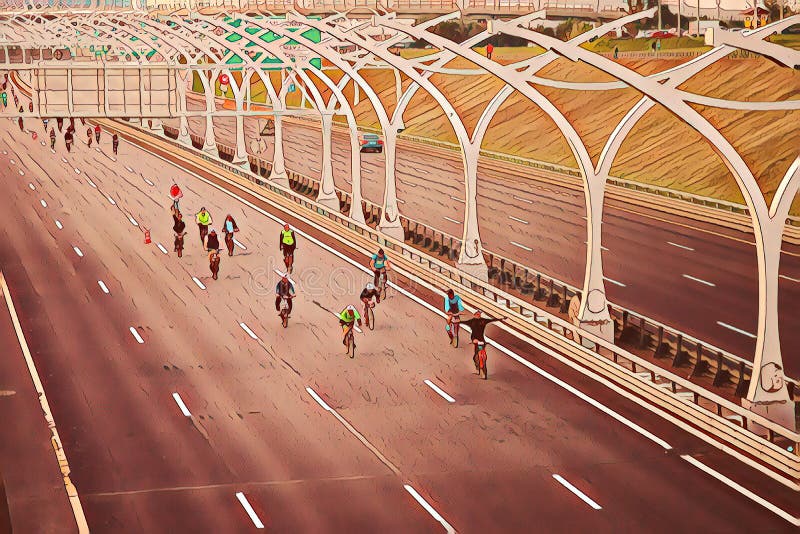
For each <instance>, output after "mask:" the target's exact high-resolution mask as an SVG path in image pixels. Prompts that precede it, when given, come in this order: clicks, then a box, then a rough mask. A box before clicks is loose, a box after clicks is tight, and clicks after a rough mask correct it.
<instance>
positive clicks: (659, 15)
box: [658, 0, 663, 31]
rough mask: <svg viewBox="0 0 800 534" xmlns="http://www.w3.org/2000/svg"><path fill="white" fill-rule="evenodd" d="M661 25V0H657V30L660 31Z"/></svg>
mask: <svg viewBox="0 0 800 534" xmlns="http://www.w3.org/2000/svg"><path fill="white" fill-rule="evenodd" d="M662 29H663V27H662V26H661V0H658V31H661V30H662Z"/></svg>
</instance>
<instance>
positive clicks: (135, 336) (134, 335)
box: [129, 327, 144, 344]
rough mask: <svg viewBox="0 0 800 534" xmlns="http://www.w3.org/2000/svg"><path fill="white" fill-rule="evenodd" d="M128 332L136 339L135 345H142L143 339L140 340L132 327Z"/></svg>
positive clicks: (140, 337)
mask: <svg viewBox="0 0 800 534" xmlns="http://www.w3.org/2000/svg"><path fill="white" fill-rule="evenodd" d="M129 330H130V331H131V334H132V335H133V337H134V338H135V339H136V341H137V343H140V344H141V343H144V339H142V336H140V335H139V332H138V331H137V330H136V329H135V328H134V327H130V329H129Z"/></svg>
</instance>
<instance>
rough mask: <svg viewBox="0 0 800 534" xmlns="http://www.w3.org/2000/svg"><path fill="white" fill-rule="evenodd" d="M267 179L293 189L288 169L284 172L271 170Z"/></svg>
mask: <svg viewBox="0 0 800 534" xmlns="http://www.w3.org/2000/svg"><path fill="white" fill-rule="evenodd" d="M267 179H268V180H269V181H270V182H272V183H274V184H278V185H280V186H281V187H285V188H286V189H291V187H290V186H289V176H288V175H287V174H286V171H283V172H275V171H271V172H270V173H269V177H268V178H267Z"/></svg>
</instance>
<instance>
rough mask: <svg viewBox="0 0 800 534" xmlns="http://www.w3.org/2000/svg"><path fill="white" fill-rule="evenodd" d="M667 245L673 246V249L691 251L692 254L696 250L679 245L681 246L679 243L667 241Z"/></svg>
mask: <svg viewBox="0 0 800 534" xmlns="http://www.w3.org/2000/svg"><path fill="white" fill-rule="evenodd" d="M667 244H668V245H672V246H673V247H678V248H682V249H683V250H689V251H691V252H694V249H693V248H692V247H687V246H684V245H679V244H677V243H673V242H672V241H667Z"/></svg>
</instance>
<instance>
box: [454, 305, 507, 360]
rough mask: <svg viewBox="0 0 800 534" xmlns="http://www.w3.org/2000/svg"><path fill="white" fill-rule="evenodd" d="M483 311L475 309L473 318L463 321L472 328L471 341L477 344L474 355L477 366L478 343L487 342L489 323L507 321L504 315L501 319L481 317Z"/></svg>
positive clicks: (462, 322) (473, 358) (463, 323)
mask: <svg viewBox="0 0 800 534" xmlns="http://www.w3.org/2000/svg"><path fill="white" fill-rule="evenodd" d="M481 315H482V314H481V311H480V310H475V313H474V314H472V319H469V320H467V321H461V324H462V325H463V326H468V327H470V329H472V333H471V334H470V338H471V340H470V341H471V343H472V344H473V345H475V353H474V354H473V355H472V360H473V361H474V362H475V367H477V366H478V343H486V338H485V337H484V332H485V331H486V325H488V324H489V323H493V322H494V321H505V320H506V318H505V317H502V318H499V319H484V318H483V317H481Z"/></svg>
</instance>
